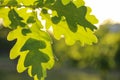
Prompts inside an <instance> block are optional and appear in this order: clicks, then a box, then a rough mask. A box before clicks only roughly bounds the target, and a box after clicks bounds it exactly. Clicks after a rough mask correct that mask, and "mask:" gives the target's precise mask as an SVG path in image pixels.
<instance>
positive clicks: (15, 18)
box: [8, 9, 26, 29]
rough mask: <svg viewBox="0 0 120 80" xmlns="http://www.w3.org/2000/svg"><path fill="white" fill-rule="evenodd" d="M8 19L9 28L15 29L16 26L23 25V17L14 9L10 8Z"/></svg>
mask: <svg viewBox="0 0 120 80" xmlns="http://www.w3.org/2000/svg"><path fill="white" fill-rule="evenodd" d="M8 17H9V20H10V21H11V24H10V26H11V28H12V29H16V28H17V26H21V27H25V25H26V24H25V23H24V22H22V20H23V18H22V17H20V16H19V14H18V13H17V12H16V11H15V10H14V9H11V10H10V11H9V13H8Z"/></svg>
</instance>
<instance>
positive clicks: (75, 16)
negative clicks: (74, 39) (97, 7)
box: [52, 0, 96, 32]
mask: <svg viewBox="0 0 120 80" xmlns="http://www.w3.org/2000/svg"><path fill="white" fill-rule="evenodd" d="M52 10H55V11H56V12H57V14H58V17H65V20H66V22H67V24H68V26H69V29H70V30H71V31H72V32H76V31H77V29H78V27H77V25H80V26H83V27H84V28H90V29H91V30H94V29H96V26H94V25H93V24H92V23H91V22H89V21H88V20H87V19H86V14H87V7H86V6H81V7H79V8H77V7H76V6H75V5H74V3H72V2H70V3H69V4H67V5H65V6H64V5H63V4H62V2H61V0H57V1H56V3H55V4H54V5H53V6H52ZM71 10H72V12H71Z"/></svg>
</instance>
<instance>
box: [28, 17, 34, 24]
mask: <svg viewBox="0 0 120 80" xmlns="http://www.w3.org/2000/svg"><path fill="white" fill-rule="evenodd" d="M34 22H35V19H34V16H30V17H29V18H28V20H27V23H28V24H29V23H34Z"/></svg>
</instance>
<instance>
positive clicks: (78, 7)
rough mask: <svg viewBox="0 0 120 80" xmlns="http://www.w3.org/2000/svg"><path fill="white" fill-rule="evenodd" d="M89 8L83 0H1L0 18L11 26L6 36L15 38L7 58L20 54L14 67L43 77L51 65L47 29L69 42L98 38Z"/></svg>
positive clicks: (38, 79) (11, 38) (86, 41)
mask: <svg viewBox="0 0 120 80" xmlns="http://www.w3.org/2000/svg"><path fill="white" fill-rule="evenodd" d="M90 12H91V9H90V8H89V7H87V6H85V2H84V1H83V0H0V18H2V19H3V20H4V23H3V25H4V26H6V27H7V28H10V29H11V32H9V34H8V36H7V39H8V40H9V41H12V40H16V43H15V45H14V46H13V48H12V49H11V51H10V59H15V58H17V57H19V60H18V64H17V71H18V72H20V73H21V72H23V71H25V70H28V74H29V75H30V76H31V77H33V78H34V80H44V78H45V77H46V70H47V69H51V68H52V67H53V65H54V56H53V52H52V47H51V43H52V40H51V38H50V35H49V34H50V33H49V32H48V31H49V30H50V29H52V30H51V32H52V34H53V35H54V37H55V38H56V39H60V38H61V36H64V38H65V42H66V43H67V44H68V45H73V44H74V43H75V42H76V41H79V42H80V43H81V45H84V44H90V45H91V44H92V43H93V42H97V38H96V36H95V35H94V33H93V31H94V30H95V29H96V26H95V25H94V24H96V23H97V22H98V21H97V19H96V17H95V16H94V15H91V14H90ZM43 21H45V23H44V22H43Z"/></svg>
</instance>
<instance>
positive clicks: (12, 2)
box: [7, 0, 18, 6]
mask: <svg viewBox="0 0 120 80" xmlns="http://www.w3.org/2000/svg"><path fill="white" fill-rule="evenodd" d="M17 4H18V2H17V1H16V0H9V1H8V3H7V6H16V5H17Z"/></svg>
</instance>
